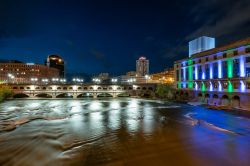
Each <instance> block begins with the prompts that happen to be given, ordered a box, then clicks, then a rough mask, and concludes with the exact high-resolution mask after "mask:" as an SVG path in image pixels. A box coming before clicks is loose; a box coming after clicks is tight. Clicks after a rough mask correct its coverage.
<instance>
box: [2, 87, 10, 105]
mask: <svg viewBox="0 0 250 166" xmlns="http://www.w3.org/2000/svg"><path fill="white" fill-rule="evenodd" d="M10 97H12V90H11V89H10V88H8V87H6V86H4V87H0V102H1V101H3V100H5V99H7V98H10Z"/></svg>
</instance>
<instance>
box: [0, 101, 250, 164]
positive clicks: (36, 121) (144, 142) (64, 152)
mask: <svg viewBox="0 0 250 166" xmlns="http://www.w3.org/2000/svg"><path fill="white" fill-rule="evenodd" d="M0 165H7V166H9V165H17V166H19V165H20V166H33V165H34V166H43V165H46V166H49V165H53V166H57V165H81V166H82V165H91V166H92V165H136V166H137V165H154V166H159V165H185V166H186V165H202V166H206V165H218V166H226V165H232V166H235V165H250V119H248V118H246V117H241V116H238V115H234V114H231V113H228V112H223V111H215V110H208V109H205V108H202V107H198V106H196V107H195V106H189V105H185V104H176V103H170V102H163V101H153V100H143V99H133V98H120V99H100V100H98V99H96V100H95V99H89V100H86V99H85V100H12V101H6V102H4V103H2V104H0Z"/></svg>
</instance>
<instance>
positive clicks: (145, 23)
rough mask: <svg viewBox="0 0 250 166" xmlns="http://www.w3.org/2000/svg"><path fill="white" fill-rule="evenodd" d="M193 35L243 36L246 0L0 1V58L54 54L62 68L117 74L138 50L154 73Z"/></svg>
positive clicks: (220, 40) (249, 4)
mask: <svg viewBox="0 0 250 166" xmlns="http://www.w3.org/2000/svg"><path fill="white" fill-rule="evenodd" d="M201 35H209V36H212V37H216V39H217V45H221V44H225V43H227V42H230V41H233V40H238V39H241V38H245V37H248V36H250V1H249V0H237V1H235V0H209V1H208V0H175V1H172V2H171V1H166V0H162V1H160V0H152V1H147V0H124V1H123V0H113V1H111V0H89V1H88V0H81V1H77V0H54V1H53V0H48V1H47V0H41V1H39V0H32V1H28V0H22V1H21V0H16V1H15V0H1V1H0V59H17V60H21V61H25V62H35V63H43V61H44V59H45V58H46V57H47V55H48V54H60V55H61V56H62V57H63V58H64V59H65V60H66V62H67V72H68V73H69V72H70V73H72V72H78V73H79V72H81V73H88V74H95V73H99V72H110V73H111V74H115V75H119V74H123V73H125V72H126V71H129V70H135V60H136V59H137V58H138V57H140V56H141V55H144V56H146V57H147V58H148V59H149V60H150V72H151V73H152V72H158V71H161V70H163V69H164V68H167V67H172V65H173V61H175V60H177V59H181V58H184V57H187V56H188V53H187V44H188V41H189V40H192V39H194V38H195V37H198V36H201Z"/></svg>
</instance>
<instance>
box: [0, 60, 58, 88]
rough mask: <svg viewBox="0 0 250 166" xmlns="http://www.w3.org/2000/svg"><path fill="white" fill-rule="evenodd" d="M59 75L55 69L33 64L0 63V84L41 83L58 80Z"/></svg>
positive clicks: (17, 62) (18, 62)
mask: <svg viewBox="0 0 250 166" xmlns="http://www.w3.org/2000/svg"><path fill="white" fill-rule="evenodd" d="M59 76H60V73H59V70H58V69H56V68H52V67H48V66H45V65H40V64H34V63H23V62H20V61H16V60H14V61H0V82H1V83H15V84H26V83H42V82H48V81H49V80H50V79H53V78H59Z"/></svg>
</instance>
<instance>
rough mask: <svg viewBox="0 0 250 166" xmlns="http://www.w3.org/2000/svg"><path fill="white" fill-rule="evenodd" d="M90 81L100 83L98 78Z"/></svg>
mask: <svg viewBox="0 0 250 166" xmlns="http://www.w3.org/2000/svg"><path fill="white" fill-rule="evenodd" d="M92 81H93V82H95V83H101V80H100V79H99V78H93V79H92Z"/></svg>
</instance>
